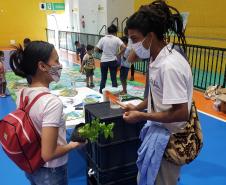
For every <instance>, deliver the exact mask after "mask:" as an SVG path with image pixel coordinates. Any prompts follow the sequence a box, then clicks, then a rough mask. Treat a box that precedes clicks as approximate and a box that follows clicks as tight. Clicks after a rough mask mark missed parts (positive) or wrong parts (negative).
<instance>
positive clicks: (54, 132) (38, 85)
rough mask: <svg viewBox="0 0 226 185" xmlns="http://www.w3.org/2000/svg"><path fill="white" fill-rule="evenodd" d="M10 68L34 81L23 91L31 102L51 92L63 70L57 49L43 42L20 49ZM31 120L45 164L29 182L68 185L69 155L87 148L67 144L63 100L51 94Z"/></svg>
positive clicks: (41, 101)
mask: <svg viewBox="0 0 226 185" xmlns="http://www.w3.org/2000/svg"><path fill="white" fill-rule="evenodd" d="M10 66H11V67H12V70H13V71H14V72H15V74H17V75H19V76H21V77H24V78H27V77H28V76H30V77H31V84H30V85H29V87H28V88H25V89H24V91H23V93H24V97H25V96H28V97H29V102H30V101H32V100H33V98H34V97H36V96H37V95H38V94H40V93H42V92H49V84H50V83H51V82H52V81H55V82H58V81H59V79H60V75H61V70H62V65H61V64H60V62H59V57H58V54H57V52H56V50H55V48H54V46H53V45H52V44H49V43H47V42H43V41H33V42H30V43H29V44H28V45H27V46H26V48H25V49H24V50H23V49H22V47H19V48H17V50H16V51H15V52H14V53H13V54H12V56H11V58H10ZM18 97H20V95H19V96H18ZM17 103H18V102H17ZM29 116H30V118H31V120H32V122H33V124H34V126H35V128H36V129H37V131H38V133H39V134H40V135H41V156H42V158H43V160H44V161H45V162H46V163H45V164H44V166H43V167H41V168H40V169H38V170H37V171H35V172H34V173H32V174H28V173H26V176H27V178H28V179H29V181H30V182H31V185H67V184H68V182H67V160H68V159H67V153H68V152H69V151H71V150H73V149H75V148H78V147H80V146H81V145H84V144H81V143H78V142H70V143H67V142H66V125H65V121H64V119H63V104H62V102H61V100H60V99H59V98H58V97H57V96H55V95H53V94H51V93H50V92H49V94H47V95H45V96H42V97H41V98H40V99H39V100H38V101H37V102H36V103H35V104H34V105H33V106H32V108H31V109H30V111H29Z"/></svg>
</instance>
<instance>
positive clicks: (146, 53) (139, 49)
mask: <svg viewBox="0 0 226 185" xmlns="http://www.w3.org/2000/svg"><path fill="white" fill-rule="evenodd" d="M144 40H145V38H144ZM144 40H143V41H140V42H137V43H135V44H132V48H133V49H134V51H135V53H136V55H137V56H138V57H139V58H140V59H147V58H150V47H151V44H150V46H149V48H148V49H146V48H144V46H143V42H144Z"/></svg>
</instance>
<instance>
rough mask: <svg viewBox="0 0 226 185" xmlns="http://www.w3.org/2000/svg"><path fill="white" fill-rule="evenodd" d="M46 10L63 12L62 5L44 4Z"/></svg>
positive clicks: (63, 6) (63, 5)
mask: <svg viewBox="0 0 226 185" xmlns="http://www.w3.org/2000/svg"><path fill="white" fill-rule="evenodd" d="M46 10H65V4H64V3H46Z"/></svg>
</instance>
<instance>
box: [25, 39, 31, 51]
mask: <svg viewBox="0 0 226 185" xmlns="http://www.w3.org/2000/svg"><path fill="white" fill-rule="evenodd" d="M30 42H31V40H30V39H29V38H25V39H24V41H23V45H24V49H25V48H26V47H27V45H28V44H29V43H30Z"/></svg>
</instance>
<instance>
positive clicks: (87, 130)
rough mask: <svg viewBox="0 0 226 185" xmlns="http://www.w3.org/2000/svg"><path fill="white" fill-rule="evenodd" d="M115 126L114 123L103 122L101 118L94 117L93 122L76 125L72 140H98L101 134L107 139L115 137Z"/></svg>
mask: <svg viewBox="0 0 226 185" xmlns="http://www.w3.org/2000/svg"><path fill="white" fill-rule="evenodd" d="M113 128H114V123H111V124H105V123H104V122H103V123H101V122H100V120H99V119H94V120H92V122H91V123H80V124H79V125H76V126H75V129H74V131H73V133H72V135H71V141H74V142H85V141H86V140H87V139H88V140H90V141H91V142H96V141H97V139H98V136H99V135H100V134H103V135H104V137H105V138H106V139H107V138H113V131H112V129H113Z"/></svg>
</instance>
